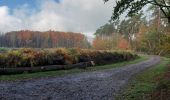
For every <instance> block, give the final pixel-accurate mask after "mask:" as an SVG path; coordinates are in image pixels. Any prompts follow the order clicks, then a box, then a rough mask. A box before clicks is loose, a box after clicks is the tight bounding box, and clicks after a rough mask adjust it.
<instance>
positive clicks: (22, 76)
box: [0, 55, 149, 81]
mask: <svg viewBox="0 0 170 100" xmlns="http://www.w3.org/2000/svg"><path fill="white" fill-rule="evenodd" d="M148 58H149V57H148V56H143V55H142V56H140V57H139V58H138V59H136V60H133V61H125V62H120V63H115V64H110V65H104V66H95V67H88V68H87V69H70V70H58V71H47V72H37V73H24V74H16V75H1V76H0V81H14V80H23V79H33V78H41V77H52V76H61V75H66V74H74V73H80V72H87V71H96V70H104V69H111V68H116V67H121V66H124V65H128V64H134V63H138V62H141V61H144V60H147V59H148Z"/></svg>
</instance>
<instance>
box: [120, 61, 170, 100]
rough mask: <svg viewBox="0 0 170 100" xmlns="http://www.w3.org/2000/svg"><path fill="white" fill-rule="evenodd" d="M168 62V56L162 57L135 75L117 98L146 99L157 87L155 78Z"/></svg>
mask: <svg viewBox="0 0 170 100" xmlns="http://www.w3.org/2000/svg"><path fill="white" fill-rule="evenodd" d="M168 64H170V59H169V58H162V61H161V62H160V63H159V64H158V65H156V66H154V67H152V68H150V69H148V70H146V71H144V72H142V73H141V74H139V75H137V76H136V77H135V79H134V80H133V81H131V82H130V84H129V86H128V87H127V89H125V90H124V91H123V93H122V94H121V95H120V96H118V97H117V98H118V100H147V98H145V97H147V95H149V94H150V93H152V91H154V90H155V89H156V87H157V84H156V82H155V78H156V77H158V76H162V75H163V74H164V73H165V72H166V71H167V70H168V68H167V65H168Z"/></svg>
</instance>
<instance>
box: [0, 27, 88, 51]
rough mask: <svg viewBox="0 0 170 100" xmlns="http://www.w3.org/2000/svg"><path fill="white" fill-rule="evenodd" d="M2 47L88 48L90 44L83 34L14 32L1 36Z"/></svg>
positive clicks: (0, 43)
mask: <svg viewBox="0 0 170 100" xmlns="http://www.w3.org/2000/svg"><path fill="white" fill-rule="evenodd" d="M0 46H1V47H13V48H19V47H33V48H54V47H66V48H71V47H77V48H88V47H89V43H88V41H87V39H86V37H85V36H84V35H83V34H81V33H72V32H58V31H47V32H39V31H28V30H23V31H13V32H7V33H5V34H1V35H0Z"/></svg>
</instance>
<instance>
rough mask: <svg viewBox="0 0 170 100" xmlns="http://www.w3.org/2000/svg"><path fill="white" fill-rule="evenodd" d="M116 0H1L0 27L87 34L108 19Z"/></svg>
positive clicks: (2, 28)
mask: <svg viewBox="0 0 170 100" xmlns="http://www.w3.org/2000/svg"><path fill="white" fill-rule="evenodd" d="M113 5H114V0H111V1H109V2H108V3H106V4H104V2H103V0H1V1H0V31H1V32H7V31H16V30H24V29H28V30H36V31H47V30H57V31H71V32H81V33H84V34H86V35H88V36H93V33H94V32H95V31H96V29H97V28H99V27H100V26H101V25H103V24H105V23H107V22H108V20H109V19H110V17H111V14H112V10H113Z"/></svg>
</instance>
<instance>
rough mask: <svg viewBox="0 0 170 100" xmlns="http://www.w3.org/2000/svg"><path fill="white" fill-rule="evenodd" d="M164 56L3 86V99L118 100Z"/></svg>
mask: <svg viewBox="0 0 170 100" xmlns="http://www.w3.org/2000/svg"><path fill="white" fill-rule="evenodd" d="M159 62H160V57H158V56H153V57H151V58H150V59H149V60H146V61H143V62H140V63H137V64H131V65H127V66H124V67H120V68H113V69H107V70H102V71H94V72H83V73H78V74H72V75H65V76H58V77H52V78H49V77H48V78H41V79H34V80H24V81H17V82H1V83H0V99H1V100H23V99H24V100H114V99H115V97H116V95H117V94H118V93H119V92H120V90H121V88H123V87H124V86H125V85H126V84H127V83H128V81H129V80H130V79H131V78H133V76H134V75H136V74H138V73H139V72H141V71H143V70H145V69H147V68H149V67H151V66H153V65H155V64H157V63H159Z"/></svg>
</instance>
